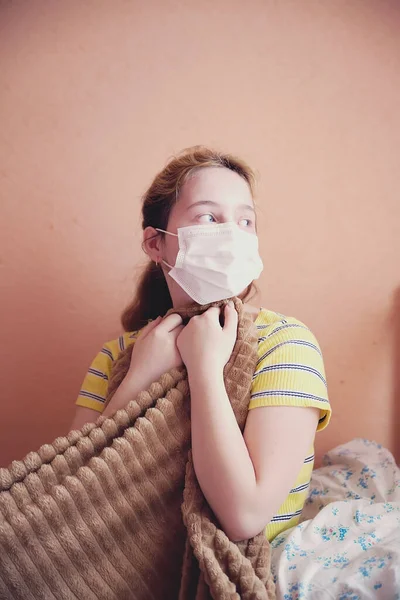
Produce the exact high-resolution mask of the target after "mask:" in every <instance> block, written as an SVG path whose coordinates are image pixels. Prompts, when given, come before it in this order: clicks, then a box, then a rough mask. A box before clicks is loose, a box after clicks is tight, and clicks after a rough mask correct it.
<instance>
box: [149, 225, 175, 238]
mask: <svg viewBox="0 0 400 600" xmlns="http://www.w3.org/2000/svg"><path fill="white" fill-rule="evenodd" d="M154 229H155V230H156V231H162V232H163V233H167V234H168V235H174V236H175V237H178V234H177V233H171V232H170V231H165V229H160V228H159V227H155V228H154Z"/></svg>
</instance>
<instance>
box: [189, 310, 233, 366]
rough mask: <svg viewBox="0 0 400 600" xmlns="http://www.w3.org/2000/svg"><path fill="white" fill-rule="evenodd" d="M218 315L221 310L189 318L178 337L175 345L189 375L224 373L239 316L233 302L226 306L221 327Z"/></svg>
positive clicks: (208, 311) (209, 311)
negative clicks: (194, 373) (195, 373)
mask: <svg viewBox="0 0 400 600" xmlns="http://www.w3.org/2000/svg"><path fill="white" fill-rule="evenodd" d="M220 314H221V309H220V308H217V307H212V308H209V309H208V310H207V311H206V312H205V313H203V314H202V315H198V316H196V317H192V318H191V319H190V321H189V323H188V325H186V327H185V328H184V329H183V331H181V333H180V334H179V336H178V340H177V346H178V349H179V352H180V354H181V357H182V360H183V362H184V363H185V365H186V368H187V370H188V373H189V375H193V372H197V373H201V374H202V375H205V376H207V374H208V373H210V371H211V372H217V373H218V374H219V373H220V374H222V373H223V369H224V366H225V365H226V363H227V362H228V360H229V358H230V356H231V354H232V350H233V346H234V345H235V341H236V335H237V323H238V316H237V312H236V309H235V307H234V305H233V303H232V302H229V303H228V304H227V305H226V306H225V311H224V317H225V323H224V326H223V327H221V325H220V321H219V317H220Z"/></svg>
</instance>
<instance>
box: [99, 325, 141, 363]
mask: <svg viewBox="0 0 400 600" xmlns="http://www.w3.org/2000/svg"><path fill="white" fill-rule="evenodd" d="M138 335H139V331H126V332H125V333H123V334H121V335H120V336H119V337H117V338H115V339H114V340H110V341H108V342H105V343H104V344H103V348H102V349H101V352H102V353H104V354H107V356H108V357H109V358H110V359H111V360H113V361H114V360H116V359H117V358H118V356H119V354H120V352H122V351H123V350H125V348H127V347H128V346H131V345H132V344H134V343H135V341H136V339H137V336H138Z"/></svg>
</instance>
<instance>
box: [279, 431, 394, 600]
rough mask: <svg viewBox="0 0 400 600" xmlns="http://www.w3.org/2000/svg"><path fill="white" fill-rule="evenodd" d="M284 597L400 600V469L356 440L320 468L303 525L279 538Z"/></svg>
mask: <svg viewBox="0 0 400 600" xmlns="http://www.w3.org/2000/svg"><path fill="white" fill-rule="evenodd" d="M272 548H273V551H272V570H273V573H274V577H275V580H276V586H277V599H278V600H298V599H300V598H301V599H306V600H324V599H326V600H331V599H332V600H369V599H377V600H383V599H385V600H400V469H399V467H398V466H397V465H396V463H395V460H394V458H393V456H392V455H391V454H390V452H389V451H388V450H386V449H385V448H382V447H381V446H380V445H378V444H376V443H375V442H370V441H368V440H361V439H356V440H353V441H351V442H349V443H347V444H343V445H342V446H338V447H337V448H335V449H334V450H331V451H330V452H328V454H326V455H325V457H324V459H323V466H322V467H321V468H320V469H317V470H315V471H314V473H313V476H312V479H311V484H310V492H309V497H308V500H307V502H306V505H305V507H304V510H303V513H302V517H301V523H300V524H299V525H298V526H297V527H293V528H292V529H289V530H288V531H285V532H284V533H282V534H280V535H278V536H277V537H276V538H275V539H274V541H273V542H272Z"/></svg>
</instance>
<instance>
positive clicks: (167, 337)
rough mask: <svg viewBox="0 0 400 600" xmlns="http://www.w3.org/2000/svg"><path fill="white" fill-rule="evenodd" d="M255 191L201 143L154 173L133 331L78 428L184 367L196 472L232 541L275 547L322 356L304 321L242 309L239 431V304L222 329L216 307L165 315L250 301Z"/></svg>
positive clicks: (95, 384)
mask: <svg viewBox="0 0 400 600" xmlns="http://www.w3.org/2000/svg"><path fill="white" fill-rule="evenodd" d="M253 192H254V173H253V171H252V170H251V169H250V167H249V166H248V165H247V164H245V163H244V162H243V161H242V160H240V159H238V158H236V157H233V156H231V155H226V154H221V153H218V152H215V151H213V150H210V149H208V148H204V147H194V148H190V149H188V150H186V151H184V152H183V153H182V154H180V155H179V156H177V157H176V158H174V159H173V160H171V162H170V163H169V164H167V166H166V167H165V168H164V169H163V170H162V171H161V172H160V173H159V174H158V175H157V176H156V178H155V179H154V181H153V183H152V184H151V186H150V188H149V189H148V191H147V192H146V194H145V196H144V199H143V208H142V215H143V248H144V250H145V252H146V253H147V255H148V256H149V258H150V261H151V262H149V264H148V266H147V268H146V269H145V271H144V273H143V275H142V278H141V280H140V283H139V286H138V289H137V292H136V296H135V298H134V300H133V302H132V303H131V304H130V305H129V306H128V308H127V309H126V310H125V311H124V313H123V315H122V325H123V327H124V329H125V331H126V333H124V334H123V335H121V336H120V337H119V339H118V340H114V341H112V342H108V343H106V344H105V345H104V346H103V348H102V350H101V351H100V352H99V354H98V355H97V356H96V358H95V359H94V361H93V363H92V365H91V367H90V368H89V371H88V373H87V375H86V377H85V380H84V382H83V386H82V389H81V392H80V394H79V397H78V400H77V405H78V408H77V411H76V416H75V419H74V422H73V425H72V428H73V429H80V428H81V427H82V426H83V424H84V423H86V422H89V421H95V420H96V418H97V417H98V415H99V413H103V414H105V415H111V414H113V413H114V412H116V411H117V410H118V409H120V408H122V407H124V406H125V405H126V404H127V403H128V402H129V401H130V400H132V399H134V398H135V396H136V395H137V394H138V392H140V391H141V390H143V389H146V388H148V387H149V385H150V384H151V383H152V382H153V381H156V380H157V379H158V378H159V377H160V376H161V375H162V374H163V373H164V372H166V371H168V370H169V369H171V368H172V367H178V366H181V365H182V363H184V364H185V366H186V369H187V372H188V380H189V386H190V402H191V418H192V448H193V461H194V466H195V470H196V475H197V478H198V481H199V484H200V487H201V489H202V491H203V493H204V495H205V497H206V499H207V501H208V503H209V504H210V506H211V508H212V509H213V511H214V513H215V514H216V516H217V518H218V519H219V521H220V524H221V527H222V528H223V529H224V531H225V532H226V534H227V535H228V536H229V537H230V539H232V540H233V541H238V540H242V539H247V538H251V537H253V536H254V535H256V534H257V533H259V532H260V531H261V530H262V529H263V528H264V527H265V528H266V529H265V532H266V535H267V537H268V539H269V540H272V539H273V538H274V537H275V536H276V535H277V534H278V533H279V532H281V531H283V530H285V529H288V528H289V527H292V526H293V525H295V524H296V523H297V522H298V520H299V516H300V513H301V511H302V508H303V505H304V502H305V500H306V498H307V490H308V486H309V482H310V477H311V472H312V468H313V463H314V448H313V446H314V437H315V432H316V431H317V430H321V429H323V428H324V427H326V426H327V424H328V422H329V418H330V406H329V401H328V397H327V389H326V381H325V374H324V366H323V360H322V355H321V351H320V348H319V346H318V343H317V341H316V339H315V337H314V336H313V334H312V333H311V331H310V330H309V329H308V328H307V327H306V326H305V325H304V324H303V323H301V322H300V321H297V320H296V319H293V318H288V317H284V316H282V315H280V314H278V313H275V312H272V311H270V310H266V309H258V308H255V307H253V306H251V305H249V304H245V306H246V308H247V310H248V311H249V312H250V313H251V314H252V315H253V319H254V321H255V325H256V327H257V329H258V331H259V343H258V355H259V360H258V363H257V366H256V370H255V373H254V378H253V383H252V390H251V401H250V404H249V413H248V418H247V422H246V427H245V430H244V434H243V435H242V433H241V432H240V429H239V427H238V425H237V423H236V420H235V417H234V415H233V411H232V408H231V405H230V403H229V398H228V397H227V394H226V391H225V387H224V380H223V369H224V366H225V364H226V363H227V361H228V359H229V357H230V354H231V352H232V349H233V346H234V343H235V339H236V326H237V313H236V311H235V309H234V307H233V305H232V304H227V305H226V307H225V315H224V317H225V319H224V325H223V326H221V324H220V309H217V308H215V307H213V308H210V309H208V310H207V311H206V312H204V313H203V314H202V315H201V316H198V317H194V318H193V319H191V320H190V322H189V323H188V325H186V327H184V326H183V324H182V320H181V317H180V316H179V315H177V314H171V315H169V316H168V317H166V318H163V317H164V315H165V314H166V312H167V311H168V310H169V309H170V308H171V307H172V306H173V307H179V306H185V305H188V304H190V303H193V302H194V301H195V302H197V303H199V304H208V303H209V302H213V301H216V300H221V299H224V298H229V297H232V296H235V295H238V296H239V297H241V298H242V300H243V301H244V302H246V300H247V299H248V298H249V296H250V294H251V291H252V288H253V280H254V279H256V278H257V277H258V276H259V274H260V272H261V269H262V263H261V259H260V257H259V255H258V243H257V242H258V241H257V235H256V222H255V210H254V203H253ZM139 332H140V334H139ZM128 344H134V348H133V352H132V359H131V364H130V369H129V371H128V374H127V375H126V377H125V379H124V381H123V382H122V384H121V385H120V387H119V388H118V390H117V392H116V394H115V395H114V396H113V398H112V400H111V401H110V403H109V404H108V405H107V406H105V397H106V394H107V385H108V377H109V374H110V371H111V368H112V365H113V361H115V360H116V358H117V357H118V354H119V352H120V351H121V350H123V349H124V348H125V347H126V346H127V345H128ZM227 499H228V500H229V501H227Z"/></svg>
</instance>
